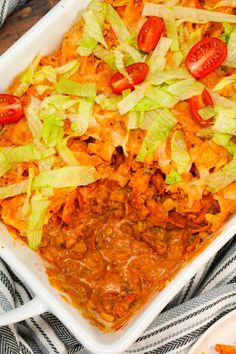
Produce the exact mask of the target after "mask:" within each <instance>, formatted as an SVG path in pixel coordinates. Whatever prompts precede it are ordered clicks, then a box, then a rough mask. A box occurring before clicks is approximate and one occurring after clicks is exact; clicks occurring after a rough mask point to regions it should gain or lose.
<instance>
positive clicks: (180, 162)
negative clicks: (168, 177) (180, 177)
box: [171, 130, 191, 174]
mask: <svg viewBox="0 0 236 354" xmlns="http://www.w3.org/2000/svg"><path fill="white" fill-rule="evenodd" d="M171 158H172V160H173V161H174V163H175V164H176V166H177V171H178V173H179V174H182V173H184V172H187V169H188V167H189V163H190V160H191V159H190V155H189V153H188V150H187V146H186V143H185V139H184V135H183V133H182V132H181V131H180V130H176V131H175V132H174V133H173V135H172V139H171Z"/></svg>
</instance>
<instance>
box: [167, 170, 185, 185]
mask: <svg viewBox="0 0 236 354" xmlns="http://www.w3.org/2000/svg"><path fill="white" fill-rule="evenodd" d="M179 182H182V177H181V176H180V174H179V173H178V172H177V171H176V170H175V169H174V168H172V169H171V171H170V173H169V174H168V175H167V176H166V179H165V183H166V184H176V183H179Z"/></svg>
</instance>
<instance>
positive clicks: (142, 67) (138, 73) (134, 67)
mask: <svg viewBox="0 0 236 354" xmlns="http://www.w3.org/2000/svg"><path fill="white" fill-rule="evenodd" d="M125 69H126V71H127V73H128V74H129V76H130V78H131V79H132V82H129V81H128V79H127V78H126V77H124V75H122V74H121V73H120V72H119V71H117V72H116V73H115V74H114V75H113V76H112V78H111V81H110V85H111V87H112V90H113V92H114V93H116V94H117V95H121V94H122V92H123V91H125V90H128V89H131V90H134V85H138V84H141V82H143V81H144V80H145V78H146V76H147V74H148V65H147V64H146V63H142V62H140V63H135V64H131V65H129V66H127V67H126V68H125Z"/></svg>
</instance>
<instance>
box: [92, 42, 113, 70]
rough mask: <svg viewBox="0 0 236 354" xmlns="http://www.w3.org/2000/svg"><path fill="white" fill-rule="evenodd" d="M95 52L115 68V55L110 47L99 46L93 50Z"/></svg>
mask: <svg viewBox="0 0 236 354" xmlns="http://www.w3.org/2000/svg"><path fill="white" fill-rule="evenodd" d="M93 54H94V55H95V56H96V57H98V58H99V59H101V60H103V61H104V62H105V63H106V64H107V65H109V66H110V68H111V69H113V70H115V57H114V54H113V53H111V52H110V51H109V50H108V49H105V48H102V47H100V46H98V47H96V48H95V49H94V50H93Z"/></svg>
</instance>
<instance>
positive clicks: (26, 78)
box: [14, 52, 43, 97]
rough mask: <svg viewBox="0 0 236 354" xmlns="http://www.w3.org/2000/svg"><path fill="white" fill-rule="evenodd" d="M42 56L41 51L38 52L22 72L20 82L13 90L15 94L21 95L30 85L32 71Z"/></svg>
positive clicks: (33, 71)
mask: <svg viewBox="0 0 236 354" xmlns="http://www.w3.org/2000/svg"><path fill="white" fill-rule="evenodd" d="M42 57H43V53H42V52H40V53H39V54H38V55H37V56H36V58H35V59H34V61H33V62H32V64H31V65H30V66H29V68H28V69H27V70H26V71H25V72H24V74H23V76H22V77H21V79H20V84H19V86H18V87H17V88H16V90H15V91H14V95H15V96H19V97H21V96H23V94H24V93H25V92H26V91H27V90H28V88H29V87H30V84H31V81H32V79H33V76H34V73H35V71H36V69H37V67H38V65H39V63H40V61H41V59H42Z"/></svg>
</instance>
